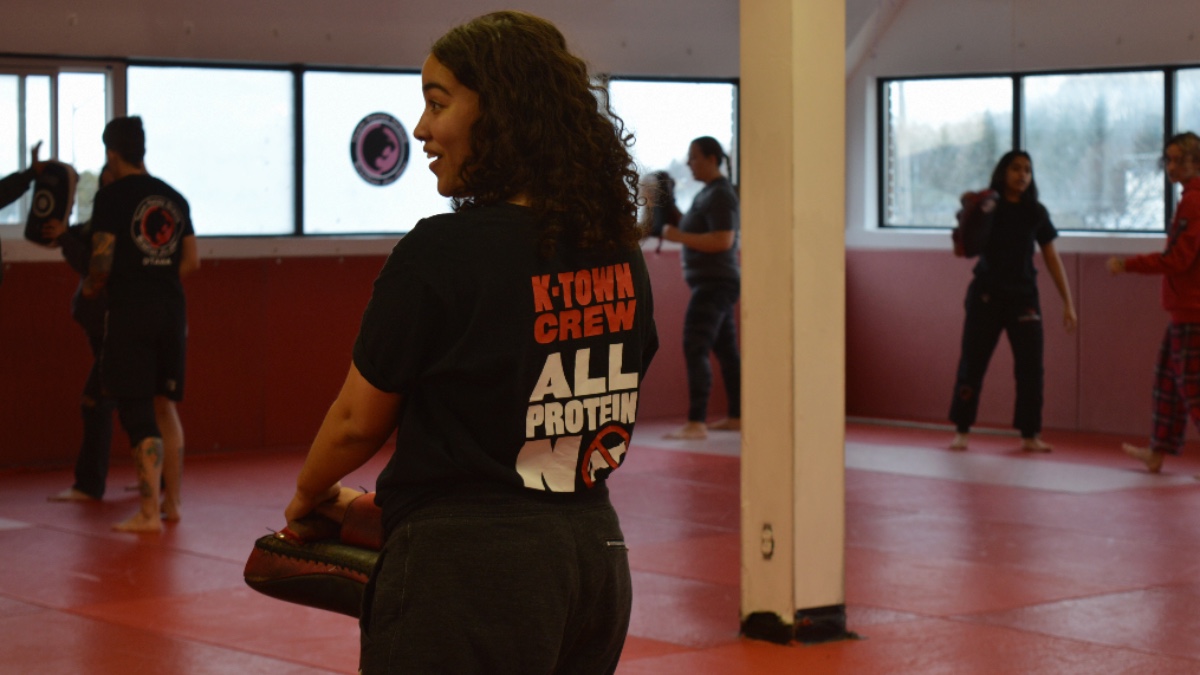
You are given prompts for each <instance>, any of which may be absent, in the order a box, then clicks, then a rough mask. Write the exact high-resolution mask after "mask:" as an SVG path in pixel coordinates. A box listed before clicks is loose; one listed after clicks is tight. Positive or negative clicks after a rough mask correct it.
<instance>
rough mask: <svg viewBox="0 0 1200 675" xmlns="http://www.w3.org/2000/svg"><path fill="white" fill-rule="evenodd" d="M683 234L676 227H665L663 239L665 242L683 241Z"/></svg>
mask: <svg viewBox="0 0 1200 675" xmlns="http://www.w3.org/2000/svg"><path fill="white" fill-rule="evenodd" d="M682 234H683V233H682V232H680V231H679V228H678V227H675V226H674V225H663V229H662V238H663V240H664V241H683V237H682V236H681V235H682Z"/></svg>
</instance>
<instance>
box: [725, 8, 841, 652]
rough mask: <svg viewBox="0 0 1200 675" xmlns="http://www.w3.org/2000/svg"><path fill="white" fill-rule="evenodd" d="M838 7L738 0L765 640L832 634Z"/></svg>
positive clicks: (746, 345) (752, 498)
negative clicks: (827, 630)
mask: <svg viewBox="0 0 1200 675" xmlns="http://www.w3.org/2000/svg"><path fill="white" fill-rule="evenodd" d="M845 11H846V9H845V0H785V1H769V2H768V1H765V0H742V2H741V91H740V93H741V154H740V160H741V181H740V190H741V209H742V301H741V303H742V316H741V319H742V378H743V386H742V418H743V432H742V478H741V481H742V483H741V489H742V621H743V630H744V631H745V632H746V634H747V635H750V636H752V637H761V638H765V639H774V640H777V641H783V640H786V639H791V637H793V636H795V635H797V634H801V635H802V634H804V633H805V631H807V630H808V629H809V628H814V626H811V625H810V624H811V623H814V622H815V624H816V626H815V628H816V633H814V634H817V635H818V636H819V634H820V633H821V632H823V631H826V629H832V632H833V633H834V634H840V632H842V631H844V629H845V615H844V603H845V564H844V563H845V462H844V455H845V393H844V392H845V338H844V336H845V234H844V230H845V93H846V85H845V76H846V70H845V50H846V45H845V35H846V31H845ZM813 610H816V611H813Z"/></svg>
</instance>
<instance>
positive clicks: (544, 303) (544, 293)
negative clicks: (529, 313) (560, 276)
mask: <svg viewBox="0 0 1200 675" xmlns="http://www.w3.org/2000/svg"><path fill="white" fill-rule="evenodd" d="M532 281H533V311H535V312H545V311H548V310H552V309H554V303H553V302H551V301H550V275H549V274H543V275H542V276H538V277H534V278H533V280H532Z"/></svg>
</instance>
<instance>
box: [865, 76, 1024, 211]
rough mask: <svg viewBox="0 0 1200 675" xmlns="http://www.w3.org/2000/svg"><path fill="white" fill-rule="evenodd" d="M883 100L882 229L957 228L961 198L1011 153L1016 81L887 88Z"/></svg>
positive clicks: (912, 84)
mask: <svg viewBox="0 0 1200 675" xmlns="http://www.w3.org/2000/svg"><path fill="white" fill-rule="evenodd" d="M883 99H884V103H883V143H884V147H883V166H884V171H885V176H886V183H885V191H884V197H883V204H884V214H885V215H884V218H885V220H884V222H885V223H886V224H888V225H893V226H898V227H928V226H931V225H947V226H950V225H953V223H954V213H955V212H956V211H957V210H958V208H959V201H958V200H959V195H961V194H962V193H963V192H965V191H967V190H980V189H983V188H985V187H987V185H988V182H989V180H990V179H991V174H992V167H993V166H994V165H995V164H996V162H997V160H999V159H1000V157H1001V156H1002V155H1003V154H1004V153H1005V152H1007V151H1008V150H1009V149H1011V148H1012V80H1011V79H1010V78H1007V77H1003V78H999V77H994V78H977V79H955V80H910V81H903V82H889V83H887V85H886V86H885V87H884V90H883Z"/></svg>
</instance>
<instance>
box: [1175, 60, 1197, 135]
mask: <svg viewBox="0 0 1200 675" xmlns="http://www.w3.org/2000/svg"><path fill="white" fill-rule="evenodd" d="M1175 77H1176V82H1177V83H1178V86H1177V87H1176V91H1177V92H1178V93H1177V95H1176V96H1175V128H1176V129H1178V130H1179V131H1191V132H1192V133H1197V134H1200V68H1189V69H1187V70H1180V71H1179V72H1178V73H1177V74H1176V76H1175Z"/></svg>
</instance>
